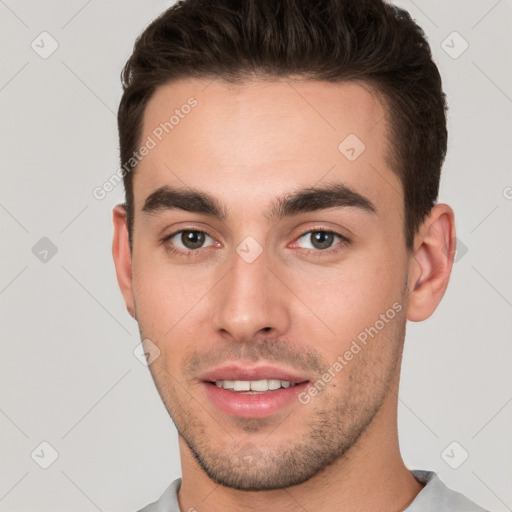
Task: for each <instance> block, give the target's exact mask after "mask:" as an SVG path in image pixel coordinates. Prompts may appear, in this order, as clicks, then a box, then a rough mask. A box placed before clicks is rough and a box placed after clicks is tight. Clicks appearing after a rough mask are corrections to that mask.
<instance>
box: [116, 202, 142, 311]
mask: <svg viewBox="0 0 512 512" xmlns="http://www.w3.org/2000/svg"><path fill="white" fill-rule="evenodd" d="M113 223H114V236H113V240H112V256H113V258H114V265H115V268H116V274H117V282H118V283H119V288H120V290H121V293H122V294H123V298H124V301H125V304H126V309H127V310H128V313H129V314H130V315H131V316H132V317H133V318H135V320H137V317H136V313H135V301H134V297H133V283H132V261H131V260H132V255H131V252H130V244H129V237H128V223H127V216H126V210H125V208H124V206H123V205H121V204H118V205H116V206H115V207H114V210H113Z"/></svg>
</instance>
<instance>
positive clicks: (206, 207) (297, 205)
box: [142, 183, 377, 222]
mask: <svg viewBox="0 0 512 512" xmlns="http://www.w3.org/2000/svg"><path fill="white" fill-rule="evenodd" d="M341 207H352V208H358V209H360V210H362V211H365V212H368V213H376V212H377V208H376V207H375V205H374V204H373V203H372V202H371V201H370V200H369V199H368V198H366V197H364V196H362V195H361V194H359V193H358V192H356V191H354V190H352V189H351V188H349V187H347V186H346V185H343V184H342V183H335V184H327V185H322V186H317V187H308V188H303V189H299V190H297V191H294V192H291V193H288V194H286V195H284V196H282V197H279V198H278V199H277V200H276V201H275V202H274V203H273V204H272V207H271V209H270V211H269V212H267V213H266V215H265V217H266V218H267V219H268V220H269V221H274V222H277V221H279V220H281V219H283V218H285V217H288V216H291V215H297V214H299V213H306V212H312V211H317V210H324V209H328V208H341ZM165 210H183V211H186V212H191V213H202V214H205V215H209V216H212V217H216V218H218V219H220V220H226V219H227V217H228V214H227V211H226V209H225V208H224V207H223V206H222V205H221V204H220V203H219V202H218V201H217V199H216V198H215V197H213V196H210V195H209V194H207V193H205V192H202V191H199V190H195V189H192V188H174V187H170V186H168V185H166V186H163V187H160V188H158V189H156V190H155V191H154V192H152V193H151V194H150V195H149V196H148V197H147V198H146V200H145V202H144V206H143V207H142V211H143V212H145V213H147V214H149V215H151V214H157V213H160V212H161V211H165Z"/></svg>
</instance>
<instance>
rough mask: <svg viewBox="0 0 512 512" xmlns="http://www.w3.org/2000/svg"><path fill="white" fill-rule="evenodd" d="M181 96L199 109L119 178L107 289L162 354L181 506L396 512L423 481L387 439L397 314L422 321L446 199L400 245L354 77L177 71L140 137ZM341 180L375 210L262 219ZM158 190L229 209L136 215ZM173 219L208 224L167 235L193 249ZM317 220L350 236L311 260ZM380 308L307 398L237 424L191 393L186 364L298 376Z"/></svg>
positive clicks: (379, 131)
mask: <svg viewBox="0 0 512 512" xmlns="http://www.w3.org/2000/svg"><path fill="white" fill-rule="evenodd" d="M191 96H193V97H194V98H196V99H197V101H198V105H197V106H196V107H195V108H194V109H193V110H192V111H191V112H190V113H189V114H188V115H187V116H186V117H185V118H184V119H182V120H180V124H179V125H178V126H176V127H175V128H174V129H173V131H172V132H171V133H170V134H169V135H167V136H166V137H164V138H163V140H162V141H161V142H159V143H158V145H157V146H156V147H155V148H154V149H152V150H151V151H150V153H149V154H148V155H147V156H146V157H145V158H144V159H143V160H142V161H141V162H140V164H139V165H138V168H137V170H136V173H135V175H134V197H135V223H134V247H133V254H130V250H129V244H128V230H127V225H126V215H125V211H124V209H123V208H122V207H121V206H120V205H118V206H116V207H115V209H114V212H113V221H114V240H113V256H114V261H115V266H116V272H117V278H118V282H119V286H120V289H121V292H122V294H123V297H124V300H125V302H126V307H127V309H128V311H129V312H130V314H132V316H134V318H135V319H136V320H137V322H138V325H139V329H140V332H141V338H142V339H150V340H151V341H152V342H153V343H154V344H155V345H156V346H157V347H158V348H159V350H160V356H159V357H158V358H157V359H156V360H155V361H154V362H153V363H152V364H151V365H150V371H151V375H152V377H153V379H154V382H155V385H156V387H157V389H158V392H159V394H160V396H161V398H162V400H163V402H164V404H165V406H166V408H167V410H168V411H169V414H170V415H171V417H172V419H173V421H174V423H175V424H176V426H177V429H178V432H179V446H180V456H181V465H182V485H181V488H180V491H179V503H180V507H181V510H189V509H190V508H191V507H194V509H195V510H197V511H198V512H201V511H202V510H208V511H211V512H216V511H262V510H269V509H270V508H272V509H274V510H282V511H292V510H293V511H296V510H302V509H301V506H302V507H304V509H306V510H315V511H332V510H340V511H341V510H347V511H348V510H350V511H351V512H354V511H363V510H372V511H387V512H389V511H399V510H404V509H405V508H406V507H407V506H408V505H409V504H410V503H411V502H412V501H413V500H414V498H415V497H416V495H417V494H418V492H420V491H421V489H422V487H423V485H422V484H420V483H419V482H417V481H416V480H415V479H414V478H413V476H412V475H411V473H410V472H409V470H408V469H407V467H406V466H405V464H404V462H403V460H402V458H401V455H400V451H399V445H398V434H397V395H398V385H399V379H400V363H401V357H402V349H403V342H404V337H405V324H406V321H407V320H411V321H421V320H424V319H426V318H428V317H429V316H430V315H431V314H432V313H433V312H434V310H435V309H436V307H437V305H438V304H439V302H440V301H441V299H442V297H443V295H444V293H445V290H446V287H447V285H448V280H449V276H450V272H451V268H452V262H453V255H454V252H455V245H454V240H455V227H454V214H453V211H452V209H451V208H450V207H449V206H447V205H445V204H437V205H436V206H435V207H434V208H433V209H432V210H431V212H430V215H429V216H428V218H427V219H425V222H424V223H423V224H422V226H421V227H420V229H419V230H418V232H417V234H416V237H415V240H414V248H413V250H412V251H411V252H408V251H407V250H406V247H405V239H404V233H403V219H404V208H403V192H402V187H401V183H400V181H399V179H398V178H397V176H396V175H395V174H394V172H393V171H392V170H391V169H390V167H389V166H388V163H387V158H386V155H387V152H388V150H389V147H390V146H389V139H388V135H387V122H386V114H387V112H386V110H385V107H384V106H383V104H382V103H381V102H380V101H379V100H378V99H377V96H376V95H374V94H372V93H371V91H370V89H369V88H368V87H367V86H365V84H360V83H341V84H328V83H325V82H319V81H309V82H307V81H304V80H299V79H297V80H290V79H289V80H288V81H287V80H282V79H281V80H274V81H263V80H251V81H248V82H245V83H243V84H241V85H237V86H234V85H229V84H227V83H224V82H222V81H220V80H214V81H211V80H208V81H207V80H199V79H183V80H180V81H175V82H172V83H170V84H168V85H165V86H162V87H160V88H159V89H157V91H156V93H155V95H154V96H153V97H152V99H151V100H150V102H149V103H148V105H147V108H146V111H145V114H144V123H143V135H142V140H146V137H147V136H148V135H151V133H152V131H153V130H154V128H155V127H156V126H158V125H159V123H160V122H163V121H164V120H166V119H167V118H168V116H169V112H172V110H173V109H174V108H179V107H180V106H181V105H183V104H184V103H186V101H187V99H188V98H189V97H191ZM333 105H335V106H336V107H335V108H333ZM348 134H356V135H357V137H358V138H359V139H360V140H362V141H363V142H364V144H365V146H366V149H365V151H364V152H363V153H362V154H361V155H360V156H359V157H358V158H357V159H356V160H355V161H349V160H348V159H347V158H345V156H344V155H343V154H341V152H340V151H339V150H338V145H339V144H340V142H341V141H342V140H343V139H344V138H345V137H346V136H347V135H348ZM339 182H341V183H344V184H345V185H348V186H350V187H351V188H352V189H353V190H355V191H357V192H358V193H360V194H362V195H364V196H365V197H367V198H368V199H369V200H371V202H372V203H373V204H374V205H375V207H376V212H375V213H369V212H365V211H362V210H360V209H357V208H353V207H344V208H337V209H323V210H319V211H313V212H307V213H300V214H298V215H294V216H290V217H288V218H284V219H282V220H280V221H279V222H277V223H276V222H270V221H269V220H267V219H266V217H265V213H266V212H267V210H268V209H269V207H270V204H271V202H272V201H273V200H274V199H276V198H277V197H280V196H283V195H285V194H287V193H290V192H292V191H294V190H296V189H297V188H299V187H307V186H313V185H318V184H327V183H339ZM162 185H171V186H180V187H183V186H185V187H194V188H197V189H200V190H202V191H205V192H208V193H209V194H211V195H213V196H215V197H216V198H217V199H218V201H219V202H220V203H221V204H222V205H224V207H225V208H226V210H227V212H228V217H227V219H226V220H225V221H220V220H219V219H216V218H212V217H210V216H208V215H204V214H196V213H189V212H185V211H178V210H166V211H162V212H160V213H159V214H158V215H147V214H145V213H144V212H142V206H143V204H144V201H145V199H146V198H147V197H148V196H149V195H150V194H151V193H152V192H153V191H154V190H156V189H157V188H158V187H160V186H162ZM179 229H195V230H204V231H206V232H207V233H208V235H209V236H208V237H206V239H205V241H204V244H203V245H202V246H201V248H200V249H193V248H192V249H191V248H188V247H190V246H188V247H187V246H184V245H183V241H182V239H181V238H180V236H176V237H174V238H173V239H172V242H171V241H169V240H168V241H167V242H166V243H167V245H172V243H174V246H175V247H176V248H177V249H178V250H181V251H183V252H186V251H187V250H188V251H189V252H190V251H193V250H195V251H199V253H198V254H199V256H195V257H193V258H185V257H183V256H181V257H180V256H177V255H173V254H171V253H170V252H169V251H167V250H166V249H165V244H162V242H161V239H162V238H163V237H164V235H169V234H172V233H173V232H175V231H178V230H179ZM315 229H317V230H318V229H324V230H333V231H336V232H338V233H341V234H343V235H345V236H347V237H349V238H350V240H351V242H350V243H349V244H348V245H345V244H342V243H340V241H339V239H337V238H336V237H335V238H334V240H333V241H332V244H331V246H330V247H329V248H334V247H335V246H336V247H337V249H338V250H337V251H336V252H335V253H332V254H330V255H322V254H321V252H322V250H323V249H322V248H317V247H318V246H315V245H314V240H312V236H311V234H312V233H310V231H314V230H315ZM304 233H306V234H307V233H309V234H307V235H306V236H303V234H304ZM248 236H251V237H253V238H254V239H255V240H257V241H258V243H259V244H260V245H261V247H262V248H263V252H262V253H261V255H260V256H259V257H258V258H257V259H256V260H255V261H253V262H252V263H247V262H246V261H245V260H244V259H243V258H241V257H240V256H239V255H238V253H237V252H236V248H237V246H238V245H239V244H240V243H241V242H242V241H243V240H244V239H245V238H246V237H248ZM201 251H202V252H201ZM313 253H316V254H317V256H318V257H317V258H314V257H313V256H312V254H313ZM394 303H399V304H400V305H401V306H402V310H401V311H400V312H399V313H398V314H397V315H396V316H395V317H394V318H393V320H391V321H389V322H388V323H386V325H385V327H384V328H382V329H381V330H380V331H379V332H378V334H377V335H376V336H375V337H374V338H373V339H371V341H370V342H369V343H368V344H367V346H365V347H364V348H363V349H362V350H361V351H360V352H359V353H358V354H357V355H356V356H354V358H353V359H352V360H351V361H349V363H348V364H347V365H346V366H345V367H344V368H343V370H342V371H340V372H339V373H337V374H336V376H335V377H334V378H333V379H332V380H331V382H330V383H329V384H328V386H327V387H326V389H325V390H323V391H322V392H320V393H318V395H317V396H314V397H312V398H311V401H310V402H309V403H308V404H301V403H299V401H297V402H293V403H292V404H291V405H288V406H287V407H285V408H284V409H283V410H280V411H278V412H277V413H275V414H273V415H271V416H269V417H266V418H263V419H247V418H235V417H232V416H229V415H227V414H225V413H223V412H221V411H220V410H219V409H217V408H216V406H215V405H214V404H213V403H211V401H209V399H208V397H207V396H206V394H205V393H204V390H203V388H202V384H201V382H200V379H199V376H200V374H201V373H202V372H205V371H207V370H209V369H212V368H215V367H217V366H219V365H221V364H223V363H226V362H228V361H237V362H240V363H243V364H251V362H254V361H259V362H269V363H273V364H276V365H278V366H280V367H282V368H286V369H288V370H292V371H295V372H297V373H299V374H301V375H306V376H307V378H308V379H309V380H310V381H311V382H314V381H316V380H317V379H318V378H320V377H321V374H322V371H323V370H325V369H326V368H329V367H331V366H332V365H333V363H334V362H335V361H336V360H337V357H338V355H340V354H344V353H345V352H346V350H348V349H349V347H350V344H351V342H352V340H354V339H356V337H357V335H358V334H359V333H361V332H362V331H364V329H365V328H368V327H370V326H373V325H375V323H376V320H378V319H379V315H381V314H383V313H385V312H386V311H387V310H388V309H390V308H391V307H392V305H393V304H394ZM247 454H249V455H251V456H252V458H248V457H246V455H247ZM247 489H253V490H247ZM254 489H261V490H260V491H254Z"/></svg>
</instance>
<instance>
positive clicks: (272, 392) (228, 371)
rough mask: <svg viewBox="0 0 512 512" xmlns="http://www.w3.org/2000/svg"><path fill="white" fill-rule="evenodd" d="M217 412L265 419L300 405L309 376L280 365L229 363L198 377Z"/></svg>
mask: <svg viewBox="0 0 512 512" xmlns="http://www.w3.org/2000/svg"><path fill="white" fill-rule="evenodd" d="M201 381H202V382H201V384H202V386H203V390H204V392H205V394H206V396H207V398H208V400H209V401H210V402H211V403H212V405H213V406H214V407H215V409H216V411H217V412H221V413H223V414H227V415H228V416H233V417H239V418H264V417H268V416H271V415H273V414H276V413H278V412H280V411H282V410H283V409H285V408H289V407H292V406H293V405H294V404H296V405H299V401H298V399H297V397H298V395H299V393H301V392H302V391H304V389H305V388H306V386H307V385H308V383H309V379H307V378H306V377H305V376H300V375H298V374H295V373H293V372H290V371H287V370H284V369H282V368H276V367H270V366H264V367H263V366H260V367H242V366H239V365H230V366H225V367H222V368H218V369H216V370H213V371H211V372H209V373H208V374H205V375H203V376H202V377H201Z"/></svg>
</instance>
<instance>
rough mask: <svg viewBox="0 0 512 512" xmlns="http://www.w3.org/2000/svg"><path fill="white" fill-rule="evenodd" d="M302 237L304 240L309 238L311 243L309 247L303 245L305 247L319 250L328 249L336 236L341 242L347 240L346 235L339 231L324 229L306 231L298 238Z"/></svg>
mask: <svg viewBox="0 0 512 512" xmlns="http://www.w3.org/2000/svg"><path fill="white" fill-rule="evenodd" d="M303 238H304V239H305V240H306V241H308V240H310V243H311V247H305V249H317V250H319V251H325V250H326V249H330V248H331V247H332V246H333V244H334V242H335V241H336V238H338V239H339V240H340V241H342V242H343V241H346V240H347V239H346V237H344V236H343V235H340V234H339V233H335V232H334V231H325V230H316V231H308V232H307V233H304V234H303V235H302V236H301V237H300V238H299V239H298V240H301V239H303Z"/></svg>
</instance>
